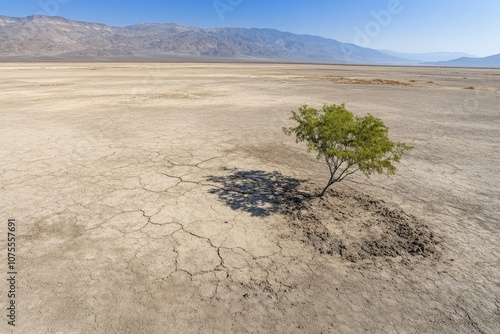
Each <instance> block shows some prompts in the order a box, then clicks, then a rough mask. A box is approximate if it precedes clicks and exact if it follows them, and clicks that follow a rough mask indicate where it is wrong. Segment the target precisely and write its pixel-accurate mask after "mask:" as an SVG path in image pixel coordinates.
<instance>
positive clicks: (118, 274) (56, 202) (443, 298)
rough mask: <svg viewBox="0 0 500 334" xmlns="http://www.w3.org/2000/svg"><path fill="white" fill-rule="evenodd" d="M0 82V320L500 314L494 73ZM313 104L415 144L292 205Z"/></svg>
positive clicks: (133, 328) (208, 72)
mask: <svg viewBox="0 0 500 334" xmlns="http://www.w3.org/2000/svg"><path fill="white" fill-rule="evenodd" d="M0 91H1V93H0V106H1V108H0V124H1V133H0V138H1V140H0V152H1V160H0V172H1V174H0V180H1V183H0V186H1V197H0V198H1V201H0V208H1V211H0V212H1V219H2V220H3V221H4V224H2V226H4V230H3V231H0V235H2V234H3V235H4V236H2V239H3V240H4V241H3V242H2V243H1V248H0V252H1V254H2V258H3V259H4V263H3V264H2V268H4V269H3V270H2V271H3V272H4V273H6V272H7V268H6V267H7V260H6V254H7V250H6V242H5V240H6V235H7V227H6V224H7V219H8V218H15V219H16V221H17V263H18V264H17V265H18V268H17V271H18V291H17V292H18V293H17V296H16V300H17V307H18V309H17V311H18V315H17V326H16V327H15V328H12V327H11V326H8V325H7V318H6V317H5V316H4V317H3V319H4V320H3V321H2V323H1V324H0V332H2V333H7V332H10V331H12V332H13V333H399V334H403V333H491V334H493V333H498V332H499V331H500V247H499V245H500V225H499V224H500V223H499V221H500V212H499V211H500V210H499V208H500V176H499V175H500V113H499V106H500V70H487V69H475V70H472V69H443V68H400V67H369V66H326V65H278V64H194V63H193V64H186V63H170V64H167V63H158V64H153V63H31V64H25V63H24V64H22V63H4V64H0ZM324 103H337V104H340V103H345V104H346V106H347V108H348V109H349V110H350V111H352V112H353V113H355V114H357V115H364V114H366V113H371V114H373V115H375V116H377V117H380V118H382V119H383V120H384V121H385V123H386V125H388V126H389V127H390V129H391V132H390V135H391V137H392V138H393V139H395V140H401V141H405V142H406V143H408V144H409V145H412V146H414V147H415V149H414V150H413V151H412V152H411V153H410V154H409V155H408V156H407V157H406V158H405V159H404V161H403V162H402V163H401V164H400V165H399V169H398V173H397V175H396V176H394V177H392V178H386V177H372V178H371V179H366V178H365V177H364V176H363V175H355V176H353V177H352V178H351V180H350V181H345V182H344V183H342V184H339V185H335V186H334V188H333V190H332V191H331V192H330V194H329V195H328V196H327V197H326V198H325V199H323V200H319V199H315V200H313V201H312V202H311V203H309V204H308V206H307V207H295V206H294V205H293V202H294V201H293V200H294V196H295V194H299V193H300V192H309V193H312V192H315V191H317V190H318V189H319V188H320V187H321V186H322V185H323V184H324V182H326V179H327V175H326V172H327V169H326V166H324V165H323V164H321V163H318V162H317V161H316V160H315V159H314V158H315V157H314V155H312V154H308V153H307V152H306V151H305V147H304V145H302V144H296V143H295V141H294V140H293V138H290V137H287V136H285V135H284V134H283V132H282V127H283V126H289V125H291V124H292V123H291V121H290V120H289V117H290V111H291V110H295V109H297V108H298V107H299V106H301V105H303V104H308V105H310V106H314V107H320V106H321V105H322V104H324ZM290 194H292V195H290ZM290 203H292V204H290ZM2 276H4V277H5V276H6V274H3V275H2ZM5 278H6V277H5ZM2 281H3V282H4V283H3V284H1V285H0V290H1V291H2V292H1V295H2V296H4V297H2V298H1V301H0V306H1V308H2V310H6V308H7V298H6V297H5V296H6V292H7V289H8V286H7V282H6V280H5V279H2ZM3 312H4V313H6V311H3Z"/></svg>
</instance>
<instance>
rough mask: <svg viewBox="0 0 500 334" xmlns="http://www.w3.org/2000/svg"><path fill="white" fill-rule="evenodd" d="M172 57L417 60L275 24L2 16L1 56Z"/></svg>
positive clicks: (366, 61)
mask: <svg viewBox="0 0 500 334" xmlns="http://www.w3.org/2000/svg"><path fill="white" fill-rule="evenodd" d="M173 57H174V58H175V57H177V58H179V57H180V58H182V57H190V58H193V57H194V58H199V59H211V58H217V59H219V58H223V59H246V60H268V61H273V60H274V61H299V62H300V61H304V62H324V63H353V64H399V65H403V64H404V65H409V64H412V62H411V61H408V60H405V59H401V58H398V57H393V56H389V55H386V54H384V53H381V52H379V51H376V50H372V49H367V48H362V47H359V46H356V45H354V44H347V43H341V42H338V41H336V40H333V39H327V38H322V37H317V36H309V35H296V34H292V33H287V32H281V31H277V30H272V29H242V28H220V29H200V28H196V27H185V26H180V25H176V24H141V25H134V26H129V27H111V26H106V25H103V24H97V23H87V22H78V21H72V20H68V19H64V18H61V17H49V16H30V17H26V18H12V17H5V16H0V60H2V59H3V60H15V59H18V60H36V59H54V60H101V59H108V60H112V59H117V60H120V59H130V60H133V59H138V60H140V59H154V60H159V59H171V58H173Z"/></svg>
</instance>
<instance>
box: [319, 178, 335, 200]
mask: <svg viewBox="0 0 500 334" xmlns="http://www.w3.org/2000/svg"><path fill="white" fill-rule="evenodd" d="M332 184H333V182H328V184H327V185H326V187H325V188H324V189H323V191H322V192H321V193H320V194H318V195H317V196H318V197H319V198H323V196H325V194H326V191H327V190H328V188H330V186H331V185H332Z"/></svg>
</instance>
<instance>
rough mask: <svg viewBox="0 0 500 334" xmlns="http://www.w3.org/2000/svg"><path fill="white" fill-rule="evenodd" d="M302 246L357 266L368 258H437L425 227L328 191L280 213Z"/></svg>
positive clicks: (362, 198) (373, 203)
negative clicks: (298, 234)
mask: <svg viewBox="0 0 500 334" xmlns="http://www.w3.org/2000/svg"><path fill="white" fill-rule="evenodd" d="M285 214H286V215H287V216H288V218H289V222H290V225H291V226H292V228H294V229H295V230H296V231H301V232H302V234H303V236H302V239H303V241H304V242H306V243H309V244H311V245H312V246H313V247H315V248H316V249H317V250H318V251H319V252H320V253H322V254H330V255H336V254H338V255H340V256H341V257H342V258H344V259H346V260H349V261H352V262H357V261H359V260H364V259H373V258H382V257H390V258H396V257H400V258H408V257H415V256H422V257H436V258H437V257H438V256H439V253H440V252H439V240H438V238H437V237H436V236H435V235H434V233H433V232H432V231H430V230H429V228H428V226H426V225H425V224H423V223H422V222H421V221H419V220H418V219H417V218H416V217H414V216H411V215H408V214H406V213H405V212H403V211H401V210H399V209H392V208H389V207H388V206H387V205H386V204H385V203H384V202H383V201H380V200H377V199H374V198H371V197H370V196H367V195H363V194H360V193H358V192H356V191H354V190H330V191H329V192H328V193H327V194H326V195H325V196H324V197H323V198H322V199H319V198H313V199H310V200H304V201H302V202H301V203H300V205H297V206H295V207H289V208H288V209H287V212H286V213H285Z"/></svg>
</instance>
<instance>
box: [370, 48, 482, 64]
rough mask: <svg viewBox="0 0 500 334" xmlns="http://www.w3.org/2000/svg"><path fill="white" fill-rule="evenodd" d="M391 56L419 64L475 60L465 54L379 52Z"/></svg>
mask: <svg viewBox="0 0 500 334" xmlns="http://www.w3.org/2000/svg"><path fill="white" fill-rule="evenodd" d="M378 51H380V52H382V53H385V54H387V55H390V56H394V57H399V58H404V59H409V60H414V61H416V62H418V63H423V62H437V61H449V60H454V59H457V58H462V57H469V58H475V57H474V56H473V55H470V54H467V53H463V52H426V53H408V52H397V51H392V50H378Z"/></svg>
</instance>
